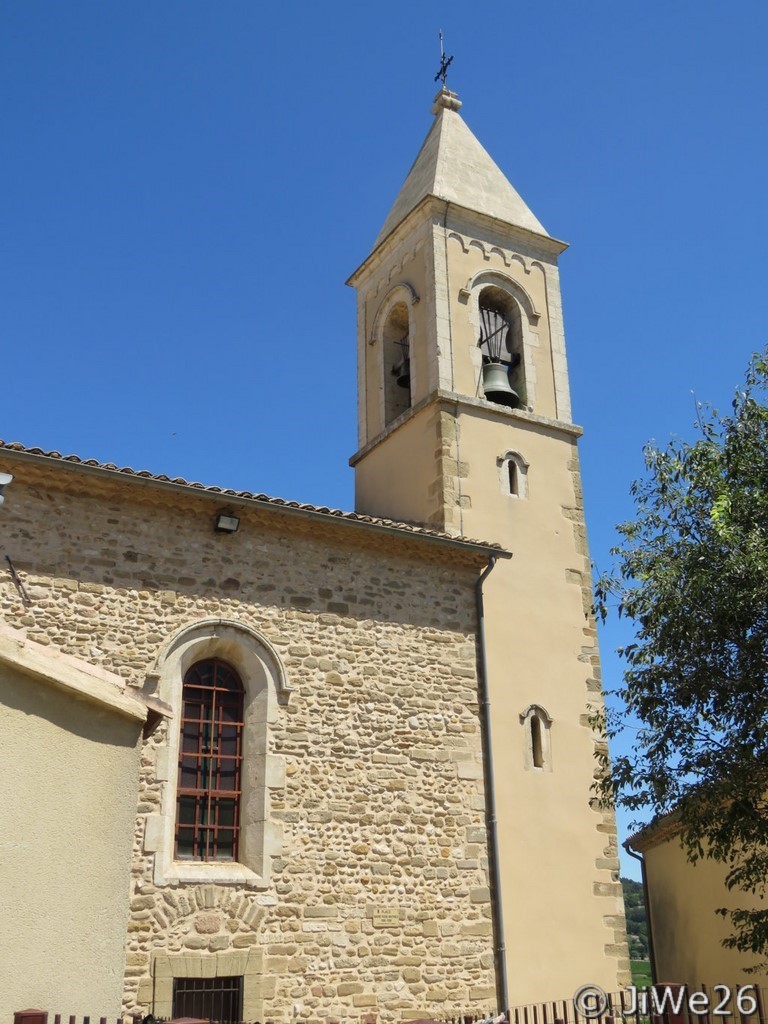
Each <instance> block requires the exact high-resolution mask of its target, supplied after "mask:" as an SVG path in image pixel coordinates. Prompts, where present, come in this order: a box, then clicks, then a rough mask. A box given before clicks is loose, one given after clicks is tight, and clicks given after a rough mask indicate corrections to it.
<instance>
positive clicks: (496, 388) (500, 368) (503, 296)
mask: <svg viewBox="0 0 768 1024" xmlns="http://www.w3.org/2000/svg"><path fill="white" fill-rule="evenodd" d="M478 307H479V313H480V337H479V339H478V342H477V344H478V347H479V349H480V351H481V353H482V356H483V391H484V394H485V397H486V398H487V399H488V400H489V401H491V402H496V403H497V404H499V405H506V406H509V407H510V408H513V409H514V408H517V407H519V406H523V407H525V406H526V405H527V395H526V388H525V369H524V365H523V327H522V320H521V317H520V308H519V306H518V305H517V302H516V301H515V300H514V299H513V298H512V296H511V295H509V294H508V293H507V292H505V291H504V290H503V289H502V288H497V287H496V286H494V285H491V286H489V287H487V288H483V290H482V291H481V292H480V296H479V298H478Z"/></svg>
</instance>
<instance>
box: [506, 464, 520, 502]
mask: <svg viewBox="0 0 768 1024" xmlns="http://www.w3.org/2000/svg"><path fill="white" fill-rule="evenodd" d="M507 471H508V473H509V493H510V494H514V495H518V483H517V463H516V462H515V460H514V459H510V460H509V461H508V462H507Z"/></svg>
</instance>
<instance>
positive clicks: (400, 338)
mask: <svg viewBox="0 0 768 1024" xmlns="http://www.w3.org/2000/svg"><path fill="white" fill-rule="evenodd" d="M382 342H383V358H384V425H385V426H386V424H388V423H391V422H392V420H395V419H397V417H398V416H400V415H401V414H402V413H404V412H405V411H406V409H409V408H410V405H411V359H410V339H409V337H408V307H407V306H406V304H405V303H404V302H397V303H395V305H394V306H393V307H392V309H391V310H390V311H389V314H388V316H387V319H386V323H385V324H384V330H383V334H382Z"/></svg>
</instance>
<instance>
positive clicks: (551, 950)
mask: <svg viewBox="0 0 768 1024" xmlns="http://www.w3.org/2000/svg"><path fill="white" fill-rule="evenodd" d="M457 439H458V441H457V443H458V444H459V445H460V450H461V451H460V459H461V461H462V463H465V464H466V466H467V471H466V475H465V476H464V477H463V478H462V479H461V485H462V497H463V504H464V507H463V509H462V529H463V530H464V531H466V532H467V533H468V534H470V535H472V536H481V537H488V538H489V539H492V540H496V541H500V542H501V543H503V544H504V545H505V546H506V547H509V548H510V549H511V550H512V551H513V554H514V557H513V558H512V560H511V561H500V562H499V563H498V564H497V565H496V567H495V569H494V570H493V573H492V575H491V576H490V577H489V579H488V581H487V583H486V587H485V590H486V616H487V638H488V641H487V643H488V674H489V680H490V697H491V704H492V712H493V745H494V764H495V778H496V786H497V799H498V814H499V825H500V830H501V835H502V837H504V838H505V839H506V841H502V845H501V866H502V879H503V881H502V886H503V902H504V916H505V920H506V921H508V922H511V926H510V928H509V934H508V936H507V945H508V951H509V952H508V967H509V973H510V988H511V992H512V1001H513V1002H516V1003H517V1002H529V1001H533V1000H536V999H542V998H545V996H544V993H547V992H549V993H553V994H554V992H553V990H554V991H555V992H562V993H565V994H566V995H567V994H568V993H569V992H570V991H572V990H575V989H576V988H577V987H578V986H579V985H580V984H584V979H585V978H589V979H591V981H592V982H595V983H597V984H600V985H602V986H604V987H605V988H606V989H608V990H612V991H615V990H616V988H617V985H618V982H619V980H620V977H621V976H622V974H623V973H624V972H625V971H626V950H625V947H624V946H623V941H622V939H623V900H622V895H621V887H620V884H619V881H618V863H617V852H618V851H617V845H616V833H615V825H614V823H613V820H612V816H606V815H604V814H603V813H602V812H600V811H599V810H597V809H593V807H592V806H591V803H590V798H591V796H592V794H591V792H590V787H591V785H592V782H593V777H594V772H595V768H596V762H595V759H594V749H595V736H594V734H593V732H592V729H591V728H590V727H589V724H588V722H587V718H586V716H587V715H588V705H589V704H592V705H594V706H599V705H600V702H601V694H600V689H599V668H598V667H597V648H596V637H595V632H594V626H593V624H592V623H591V621H590V619H589V618H588V617H587V615H586V614H585V613H586V611H587V610H588V608H589V600H590V595H589V569H588V563H587V560H586V546H585V537H584V531H583V521H582V519H581V509H580V495H579V493H578V461H577V458H578V457H577V454H576V439H575V437H573V436H572V435H569V434H566V433H563V432H562V431H561V430H559V429H557V428H555V427H552V428H545V427H543V426H542V425H541V424H537V423H526V422H524V421H522V420H517V421H513V422H512V423H509V422H506V421H505V420H504V419H502V418H500V417H499V416H498V415H497V414H495V413H493V412H485V411H484V410H475V409H470V410H467V411H465V412H463V413H462V414H461V415H460V417H459V419H458V424H457ZM510 447H512V448H514V449H516V450H517V451H519V452H520V453H521V455H522V456H523V458H524V459H525V461H526V462H527V463H528V470H527V479H526V483H527V497H525V498H517V497H513V496H511V495H510V494H508V493H506V491H504V490H503V482H502V480H501V479H500V468H499V465H498V457H499V456H501V455H502V454H503V453H504V452H505V451H506V450H507V449H509V448H510ZM585 605H586V607H585ZM596 668H597V671H595V669H596ZM530 704H536V705H540V706H542V707H543V708H544V709H545V710H546V712H547V713H548V715H549V716H550V717H551V719H552V725H551V728H550V737H549V738H550V743H551V763H550V765H549V768H550V770H547V771H537V770H534V769H532V768H531V767H530V765H529V764H527V763H526V756H527V750H528V748H529V746H530V738H529V733H528V730H527V727H526V725H525V724H524V723H523V722H522V721H521V715H522V713H523V712H524V711H525V709H526V708H527V707H528V706H529V705H530ZM523 922H524V926H520V925H522V923H523ZM555 923H556V926H555ZM531 950H536V954H535V956H531ZM551 958H553V959H551ZM553 962H554V963H556V964H557V971H556V977H553V966H552V965H553ZM523 964H524V965H525V967H524V969H522V970H521V969H520V965H523Z"/></svg>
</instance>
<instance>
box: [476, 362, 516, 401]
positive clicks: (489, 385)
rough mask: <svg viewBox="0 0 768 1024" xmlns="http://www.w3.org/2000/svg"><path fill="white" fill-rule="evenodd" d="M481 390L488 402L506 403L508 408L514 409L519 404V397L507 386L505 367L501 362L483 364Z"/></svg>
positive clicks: (507, 379)
mask: <svg viewBox="0 0 768 1024" xmlns="http://www.w3.org/2000/svg"><path fill="white" fill-rule="evenodd" d="M483 391H484V392H485V397H486V398H487V399H488V401H489V402H495V403H496V405H506V406H507V408H508V409H516V408H517V407H518V406H519V405H520V397H519V395H518V394H517V392H516V391H513V390H512V388H511V387H510V386H509V377H508V376H507V368H506V366H504V364H503V363H485V364H484V365H483Z"/></svg>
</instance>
